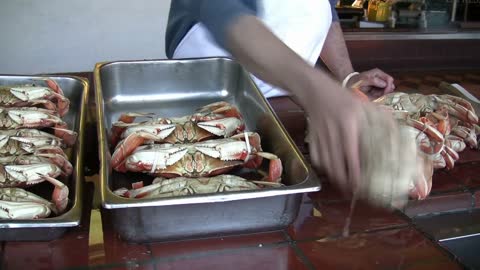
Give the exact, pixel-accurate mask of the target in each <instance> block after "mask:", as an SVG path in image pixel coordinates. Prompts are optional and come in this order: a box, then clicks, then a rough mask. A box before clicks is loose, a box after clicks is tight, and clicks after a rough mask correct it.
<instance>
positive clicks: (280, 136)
mask: <svg viewBox="0 0 480 270" xmlns="http://www.w3.org/2000/svg"><path fill="white" fill-rule="evenodd" d="M94 73H95V87H96V102H97V104H98V111H97V113H98V118H99V119H98V133H99V145H100V160H101V170H100V176H101V186H102V204H103V206H104V207H105V208H107V209H110V210H109V215H110V216H111V217H112V218H113V225H114V229H115V230H116V231H117V232H118V233H119V234H120V236H121V237H122V238H123V239H125V240H128V241H134V242H145V241H164V240H175V239H187V238H199V237H209V236H219V235H229V234H241V233H249V232H258V231H269V230H278V229H283V228H285V227H287V226H288V225H289V224H291V223H292V222H293V221H294V219H295V218H296V216H297V212H298V208H299V206H300V203H301V200H302V196H303V193H304V192H314V191H318V190H320V182H319V181H318V178H317V176H316V175H315V174H314V172H313V171H312V170H311V168H310V167H309V165H308V164H307V163H306V162H305V160H304V158H303V156H302V155H301V154H300V152H299V150H298V149H297V147H296V146H295V145H294V143H293V141H292V140H291V138H290V137H289V136H288V134H287V133H286V131H285V129H284V128H283V126H282V125H281V124H280V122H279V121H278V119H277V117H276V116H275V114H274V112H273V111H272V109H271V107H270V105H269V104H268V102H267V101H266V99H265V98H264V97H263V96H262V94H261V93H260V91H259V90H258V89H257V87H256V86H255V85H254V83H253V81H252V80H251V79H250V77H249V74H248V73H247V72H246V71H245V70H244V69H243V68H241V66H240V65H239V64H237V63H236V62H234V61H233V60H230V59H227V58H208V59H189V60H159V61H124V62H110V63H99V64H97V65H96V67H95V72H94ZM220 100H223V101H228V102H230V103H232V104H234V105H236V106H237V107H238V108H239V109H240V111H241V113H242V114H243V116H244V118H245V122H246V127H247V129H248V130H250V131H256V132H258V133H259V134H260V136H261V137H262V148H263V150H264V151H267V152H271V153H274V154H276V155H277V156H279V157H280V159H281V160H282V163H283V166H284V175H283V177H282V182H283V183H284V184H285V186H284V187H280V188H269V189H262V190H252V191H241V192H228V193H215V194H197V195H192V196H183V197H170V198H158V199H127V198H122V197H119V196H116V195H115V194H114V193H112V190H113V189H115V188H118V187H119V186H121V185H124V184H126V183H132V182H134V181H138V180H139V177H141V176H139V177H136V176H135V174H130V173H129V174H119V173H116V172H112V169H111V167H110V165H109V164H110V156H111V152H110V146H109V145H108V140H107V138H108V137H109V136H110V129H111V124H112V122H114V121H116V120H117V119H118V117H119V115H120V114H121V113H124V112H127V111H142V112H153V113H156V114H157V115H161V116H165V117H171V116H181V115H186V114H190V113H192V111H193V110H194V109H196V108H198V107H200V106H202V105H206V104H208V103H211V102H215V101H220ZM125 181H126V182H125Z"/></svg>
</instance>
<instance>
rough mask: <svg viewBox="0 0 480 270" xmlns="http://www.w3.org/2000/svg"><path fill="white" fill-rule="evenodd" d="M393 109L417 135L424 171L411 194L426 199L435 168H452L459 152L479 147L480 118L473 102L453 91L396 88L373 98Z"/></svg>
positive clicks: (411, 132)
mask: <svg viewBox="0 0 480 270" xmlns="http://www.w3.org/2000/svg"><path fill="white" fill-rule="evenodd" d="M373 102H374V103H375V104H379V105H380V106H382V107H383V108H385V109H386V110H387V111H389V112H391V113H392V114H393V116H394V118H395V119H396V120H397V121H398V123H399V124H400V127H401V128H404V129H406V130H408V134H411V136H412V137H413V138H415V140H416V142H417V145H418V149H419V152H420V153H421V154H422V155H423V156H424V157H425V161H426V162H427V165H426V166H425V168H426V169H425V172H424V173H425V175H423V176H421V177H419V178H418V179H415V180H414V181H413V183H412V185H411V187H410V197H411V198H413V199H424V198H426V197H427V196H428V194H429V193H430V191H431V188H432V176H433V171H434V169H443V168H445V169H447V170H449V169H452V168H453V167H454V164H455V161H457V160H458V159H459V154H458V153H459V152H462V151H463V150H464V149H465V148H466V147H467V146H468V147H470V148H472V149H478V147H479V143H478V141H477V140H478V139H477V137H478V135H479V134H480V127H479V126H478V123H479V118H478V115H477V114H476V113H475V110H474V108H473V106H472V104H471V103H470V102H468V101H467V100H465V99H463V98H460V97H457V96H452V95H434V94H432V95H422V94H407V93H402V92H394V93H390V94H387V95H385V96H383V97H381V98H379V99H377V100H374V101H373Z"/></svg>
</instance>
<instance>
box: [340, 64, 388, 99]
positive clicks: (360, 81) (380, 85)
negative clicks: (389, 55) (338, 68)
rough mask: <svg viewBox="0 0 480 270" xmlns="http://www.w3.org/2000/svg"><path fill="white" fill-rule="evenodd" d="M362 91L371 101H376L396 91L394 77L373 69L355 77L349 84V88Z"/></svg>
mask: <svg viewBox="0 0 480 270" xmlns="http://www.w3.org/2000/svg"><path fill="white" fill-rule="evenodd" d="M353 86H355V87H356V88H358V89H360V91H362V92H363V93H365V94H366V95H367V96H368V97H369V98H370V99H376V98H379V97H381V96H383V95H386V94H388V93H391V92H393V91H394V90H395V84H394V83H393V78H392V76H390V75H388V74H387V73H385V72H383V71H381V70H380V69H378V68H375V69H371V70H368V71H365V72H362V73H360V74H358V75H355V76H353V77H352V78H350V80H349V81H348V83H347V87H348V88H350V87H353Z"/></svg>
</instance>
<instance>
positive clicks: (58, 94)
mask: <svg viewBox="0 0 480 270" xmlns="http://www.w3.org/2000/svg"><path fill="white" fill-rule="evenodd" d="M45 82H46V84H47V85H48V87H50V88H51V89H52V90H53V91H54V92H55V98H56V100H57V111H58V114H59V115H60V116H64V115H65V114H66V113H67V112H68V109H69V107H70V100H69V99H68V98H66V97H65V95H64V94H63V90H62V88H60V85H58V83H57V82H55V81H54V80H52V79H46V80H45Z"/></svg>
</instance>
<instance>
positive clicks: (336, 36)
mask: <svg viewBox="0 0 480 270" xmlns="http://www.w3.org/2000/svg"><path fill="white" fill-rule="evenodd" d="M332 12H335V11H334V10H332ZM320 57H321V59H322V60H323V62H324V63H325V65H326V66H327V67H328V69H329V70H330V71H331V72H332V74H333V75H334V76H335V78H337V80H338V81H340V82H342V81H343V80H344V79H345V78H346V77H347V76H348V75H349V74H351V73H352V72H354V69H353V66H352V62H351V61H350V55H349V53H348V48H347V45H346V43H345V39H344V37H343V31H342V27H341V25H340V23H339V22H338V20H337V21H333V22H332V25H331V26H330V30H329V32H328V35H327V38H326V39H325V43H324V45H323V49H322V52H321V53H320ZM359 81H361V83H360V85H359V88H360V90H362V91H363V92H364V93H366V94H368V95H369V96H370V97H371V98H377V97H380V96H382V95H384V94H387V93H390V92H392V91H393V90H394V89H395V85H394V83H393V78H392V77H391V76H390V75H388V74H386V73H385V72H383V71H381V70H379V69H372V70H368V71H365V72H361V73H360V74H358V75H355V76H353V77H351V78H350V79H349V80H348V83H347V85H346V86H347V87H350V86H352V85H354V84H356V83H357V82H359Z"/></svg>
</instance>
